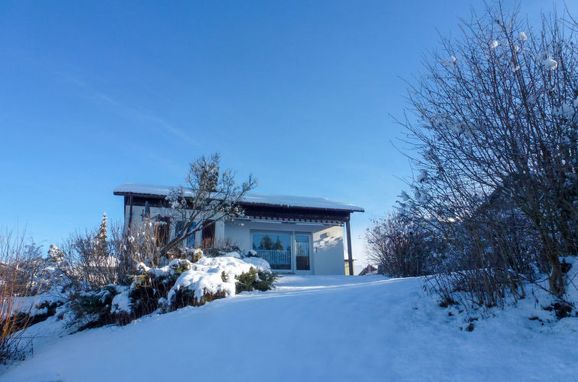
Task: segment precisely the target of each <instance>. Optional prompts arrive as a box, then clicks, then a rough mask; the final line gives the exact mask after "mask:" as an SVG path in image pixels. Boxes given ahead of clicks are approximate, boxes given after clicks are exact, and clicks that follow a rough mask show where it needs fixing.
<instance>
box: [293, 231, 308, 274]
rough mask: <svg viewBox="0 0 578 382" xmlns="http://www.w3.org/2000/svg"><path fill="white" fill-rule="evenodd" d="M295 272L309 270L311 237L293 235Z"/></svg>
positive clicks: (299, 234)
mask: <svg viewBox="0 0 578 382" xmlns="http://www.w3.org/2000/svg"><path fill="white" fill-rule="evenodd" d="M295 270H297V271H310V270H311V235H309V234H302V233H296V234H295Z"/></svg>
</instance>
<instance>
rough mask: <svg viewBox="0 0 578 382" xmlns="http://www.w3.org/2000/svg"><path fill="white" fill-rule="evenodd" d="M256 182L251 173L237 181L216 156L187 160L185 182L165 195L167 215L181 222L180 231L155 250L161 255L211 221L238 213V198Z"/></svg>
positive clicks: (240, 211) (239, 209) (177, 245)
mask: <svg viewBox="0 0 578 382" xmlns="http://www.w3.org/2000/svg"><path fill="white" fill-rule="evenodd" d="M255 185H256V181H255V179H254V178H253V177H251V176H249V178H248V179H247V180H246V181H245V182H243V183H241V184H240V185H239V184H237V182H236V181H235V177H234V174H233V172H232V171H231V170H222V169H221V164H220V156H219V155H218V154H213V155H211V156H210V157H204V156H203V157H201V158H199V159H197V160H195V161H194V162H192V163H191V165H190V167H189V172H188V174H187V178H186V186H185V187H179V188H177V189H174V190H172V192H171V193H170V195H169V196H168V197H167V199H168V201H169V203H170V208H171V215H172V217H173V218H174V219H178V220H179V221H182V222H183V225H182V228H181V230H180V232H177V234H176V235H175V237H174V238H173V239H172V240H170V241H169V242H168V243H167V244H165V245H164V246H162V247H161V248H160V250H159V253H160V255H161V256H164V255H166V254H167V253H169V252H170V251H171V250H174V249H176V248H177V247H179V246H180V245H181V244H182V243H183V241H185V240H186V239H187V238H189V237H191V236H193V235H195V233H196V232H198V231H200V230H202V229H203V228H205V227H207V226H208V225H210V224H212V222H213V221H215V220H218V219H226V218H230V217H234V216H239V215H241V214H242V212H243V211H242V209H241V207H240V205H239V202H240V201H241V199H242V198H243V196H245V195H246V194H247V192H249V191H250V190H252V189H253V188H254V187H255Z"/></svg>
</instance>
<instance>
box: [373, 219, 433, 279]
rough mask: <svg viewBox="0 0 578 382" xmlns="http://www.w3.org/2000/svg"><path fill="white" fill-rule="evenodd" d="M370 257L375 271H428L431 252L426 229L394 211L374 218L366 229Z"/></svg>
mask: <svg viewBox="0 0 578 382" xmlns="http://www.w3.org/2000/svg"><path fill="white" fill-rule="evenodd" d="M366 240H367V247H368V250H369V252H370V259H371V260H372V261H373V262H374V263H375V264H377V265H378V272H380V273H383V274H386V275H388V276H393V277H410V276H422V275H426V274H429V273H430V272H431V271H432V268H433V267H432V266H433V262H434V259H433V256H434V254H435V251H434V247H433V245H432V240H431V238H430V237H428V234H427V232H426V231H425V230H424V229H423V228H421V227H420V226H419V225H417V224H415V222H412V221H409V220H407V219H403V218H402V217H401V216H400V215H397V214H394V215H391V216H389V217H386V218H384V219H380V220H376V221H374V223H373V226H372V227H371V228H369V229H368V230H367V232H366Z"/></svg>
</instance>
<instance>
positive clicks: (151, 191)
mask: <svg viewBox="0 0 578 382" xmlns="http://www.w3.org/2000/svg"><path fill="white" fill-rule="evenodd" d="M172 188H173V187H166V186H149V185H140V184H123V185H121V186H118V187H116V188H115V189H114V194H115V195H143V196H167V195H168V194H169V192H170V190H171V189H172ZM192 194H193V193H192V191H191V190H187V189H185V196H192ZM241 203H242V204H251V205H263V206H281V207H303V208H316V209H324V210H339V211H349V212H365V210H364V209H363V208H361V207H358V206H354V205H352V204H347V203H341V202H334V201H331V200H328V199H325V198H317V197H308V196H289V195H261V194H253V193H249V194H246V195H245V196H244V197H243V199H242V200H241Z"/></svg>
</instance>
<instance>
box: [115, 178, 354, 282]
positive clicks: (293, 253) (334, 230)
mask: <svg viewBox="0 0 578 382" xmlns="http://www.w3.org/2000/svg"><path fill="white" fill-rule="evenodd" d="M170 190H171V188H170V187H158V186H142V185H122V186H119V187H117V188H116V189H115V190H114V194H115V195H119V196H122V197H124V217H125V227H126V228H128V227H135V226H136V225H139V224H142V222H143V220H144V219H145V218H148V219H156V220H157V221H162V222H163V224H162V226H163V230H162V232H158V233H156V235H158V240H160V241H166V240H168V239H169V238H170V237H171V236H174V235H175V233H176V232H178V230H179V225H181V227H182V222H178V221H172V219H170V218H169V215H170V214H169V206H168V202H167V200H166V197H167V195H168V194H169V192H170ZM239 204H240V205H241V207H242V208H243V210H244V212H245V213H244V216H242V217H238V218H233V219H219V220H216V221H214V222H212V224H210V225H209V226H208V227H207V228H205V229H203V230H202V231H201V232H197V233H196V235H194V237H193V236H191V237H190V238H189V239H188V240H187V243H185V244H184V245H186V246H187V247H189V248H210V247H219V246H222V245H224V244H225V243H226V244H228V245H234V246H236V247H237V248H239V249H240V251H241V252H244V253H248V252H249V251H251V252H252V253H253V254H256V255H257V256H260V257H262V258H264V259H266V260H267V261H268V262H269V263H270V264H271V268H272V269H273V270H274V271H276V272H280V273H283V272H285V273H299V274H301V273H303V274H317V275H338V274H341V275H342V274H344V269H343V261H344V257H345V256H347V258H348V259H349V262H348V263H349V264H350V267H352V266H353V260H352V250H351V228H350V215H351V213H353V212H364V210H363V208H361V207H356V206H353V205H350V204H345V203H339V202H333V201H330V200H327V199H324V198H314V197H296V196H280V195H257V194H247V195H246V196H244V197H243V199H242V200H241V201H240V203H239ZM349 274H353V270H352V269H351V270H350V272H349Z"/></svg>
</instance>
